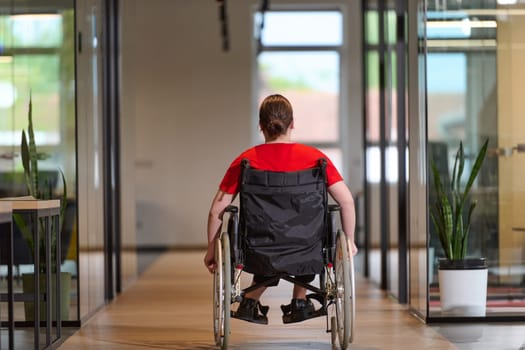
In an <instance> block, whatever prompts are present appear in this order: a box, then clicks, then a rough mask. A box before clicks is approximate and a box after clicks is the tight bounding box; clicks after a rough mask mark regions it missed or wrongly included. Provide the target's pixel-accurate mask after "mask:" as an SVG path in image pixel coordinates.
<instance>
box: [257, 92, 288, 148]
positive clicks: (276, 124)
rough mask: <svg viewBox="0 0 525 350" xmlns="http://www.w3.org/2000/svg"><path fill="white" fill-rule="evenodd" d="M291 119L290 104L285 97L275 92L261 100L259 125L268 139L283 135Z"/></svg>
mask: <svg viewBox="0 0 525 350" xmlns="http://www.w3.org/2000/svg"><path fill="white" fill-rule="evenodd" d="M292 121H293V110H292V104H291V103H290V101H288V100H287V99H286V97H284V96H282V95H278V94H275V95H270V96H268V97H266V98H265V99H264V100H263V101H262V103H261V107H260V108H259V125H260V127H261V129H262V131H263V132H264V133H265V135H266V136H267V137H268V138H269V139H270V140H274V139H275V138H277V137H278V136H280V135H284V134H285V133H286V131H287V130H288V128H289V127H290V124H291V123H292Z"/></svg>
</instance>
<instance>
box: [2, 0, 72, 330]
mask: <svg viewBox="0 0 525 350" xmlns="http://www.w3.org/2000/svg"><path fill="white" fill-rule="evenodd" d="M73 5H74V2H73V1H61V2H60V4H58V5H57V4H56V3H55V4H53V5H50V4H49V3H48V2H43V1H24V2H23V4H21V5H19V4H18V3H17V2H13V5H12V6H11V7H10V10H12V12H13V13H16V14H14V15H13V14H9V13H5V12H4V13H3V14H2V15H0V197H12V196H24V195H26V194H27V190H26V187H25V179H24V175H23V167H22V162H21V159H20V156H19V154H20V143H21V133H22V130H26V132H27V127H28V104H29V99H30V96H31V100H32V104H33V110H32V115H33V128H34V130H35V143H36V145H37V148H38V151H39V152H42V153H44V154H45V155H46V156H47V157H46V159H45V160H41V161H39V163H38V167H39V171H40V173H41V176H47V177H48V182H47V186H48V187H49V188H50V190H51V192H52V193H53V196H54V197H57V198H59V197H60V196H61V195H62V194H63V193H64V191H65V188H64V186H63V185H62V181H61V177H60V176H59V171H62V172H63V173H64V176H65V179H66V188H67V197H68V198H67V208H66V210H65V215H64V221H63V224H62V232H61V244H62V252H61V254H62V261H63V265H62V270H63V271H67V272H70V273H71V275H72V276H73V278H72V281H71V287H72V288H71V292H70V293H71V294H70V295H71V305H70V306H71V308H70V313H69V315H68V317H67V320H78V319H79V316H78V312H77V308H76V305H77V303H78V300H77V297H76V296H77V294H78V293H77V292H76V286H77V280H76V277H77V249H76V224H77V218H76V170H75V169H76V164H75V163H76V160H75V159H76V145H75V143H76V140H75V127H76V126H75V123H76V121H75V89H74V86H75V80H74V79H75V75H74V72H75V67H74V64H75V60H74V10H73V9H74V6H73ZM35 9H38V14H35V12H37V11H35ZM26 11H27V13H25V12H26ZM17 232H18V234H20V232H19V231H17V229H16V228H15V235H16V234H17ZM22 242H23V241H22ZM2 244H3V243H2ZM15 249H17V247H15ZM18 249H19V251H22V248H20V247H18ZM22 255H23V254H22ZM17 265H19V270H18V273H24V272H29V271H31V270H32V264H31V260H29V261H24V262H18V263H17ZM2 271H3V270H2ZM15 306H16V307H19V306H20V307H23V305H22V304H21V303H15Z"/></svg>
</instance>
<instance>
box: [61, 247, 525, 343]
mask: <svg viewBox="0 0 525 350" xmlns="http://www.w3.org/2000/svg"><path fill="white" fill-rule="evenodd" d="M203 256H204V252H201V251H191V252H189V251H170V252H167V253H164V254H163V255H161V256H160V257H159V258H158V259H157V260H156V261H155V262H154V263H152V264H151V265H150V267H149V268H148V269H147V270H146V271H145V272H144V273H143V274H142V275H141V277H140V278H139V280H137V281H136V282H135V283H134V284H132V285H131V286H130V287H129V288H128V289H126V290H125V291H124V293H122V294H121V295H119V296H118V297H117V298H116V299H115V300H114V301H113V302H112V303H110V304H109V305H107V306H105V307H104V308H102V309H101V310H99V311H98V312H97V313H96V314H95V315H94V316H93V317H91V318H90V319H89V320H88V322H87V323H86V324H85V325H84V326H83V327H82V328H81V329H79V330H78V331H77V332H76V333H75V334H74V335H73V336H71V337H69V338H68V339H67V340H66V341H65V342H64V343H63V344H62V346H60V349H75V350H78V349H119V350H122V349H130V350H132V349H215V348H216V347H215V346H214V341H213V328H212V276H211V275H209V274H208V272H207V271H206V269H205V268H204V266H203V264H202V258H203ZM290 293H291V285H290V284H289V283H288V282H285V281H281V283H280V284H279V286H278V287H276V288H272V289H269V290H268V291H267V292H266V294H265V295H264V296H263V299H262V302H263V304H267V305H269V306H270V312H269V325H268V326H261V325H253V324H250V323H246V322H243V321H238V320H232V326H231V329H232V336H231V347H230V348H231V349H243V350H245V349H246V350H250V349H261V350H262V349H330V348H331V345H330V334H328V333H325V329H326V328H325V327H326V324H325V323H326V318H324V317H320V318H317V319H313V320H308V321H305V322H302V323H296V324H292V325H283V324H282V321H281V312H280V308H279V306H280V304H284V303H286V304H287V303H289V295H290ZM356 294H357V299H356V305H357V313H356V315H357V316H356V333H355V339H354V342H353V344H352V345H351V347H350V349H360V350H365V349H367V350H371V349H392V350H395V349H403V350H406V349H440V350H441V349H522V348H523V349H525V348H524V347H523V346H524V343H525V326H524V325H517V324H510V325H502V324H492V325H465V324H461V325H459V324H458V325H448V326H446V327H445V326H442V327H440V326H432V327H431V326H428V325H425V324H423V323H422V322H420V321H419V320H418V319H416V318H415V317H413V316H412V315H410V313H409V312H408V311H407V310H406V308H405V306H403V305H399V304H398V303H397V302H396V301H394V300H391V299H390V298H389V297H388V296H387V295H385V293H383V292H382V291H380V290H379V289H378V288H377V287H375V286H374V285H372V284H370V283H369V282H367V281H366V280H364V279H361V278H357V281H356ZM451 330H453V331H455V332H456V337H457V336H460V337H461V339H458V338H456V341H458V342H456V343H453V342H451V341H449V340H447V337H448V338H451V337H453V336H454V335H453V334H452V333H451ZM444 335H446V336H447V337H445V336H444ZM469 337H471V338H470V339H469ZM472 337H473V338H472ZM452 339H453V338H452ZM453 340H454V339H453ZM504 344H506V345H504Z"/></svg>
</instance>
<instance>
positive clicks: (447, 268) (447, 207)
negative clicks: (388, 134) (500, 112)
mask: <svg viewBox="0 0 525 350" xmlns="http://www.w3.org/2000/svg"><path fill="white" fill-rule="evenodd" d="M487 146H488V140H486V141H485V142H484V144H483V145H482V147H481V148H480V150H479V152H478V154H477V156H476V158H475V161H474V164H473V166H472V168H471V169H470V174H468V179H467V182H466V183H465V184H463V183H462V178H463V175H464V173H465V172H466V165H465V153H464V149H463V143H462V142H460V144H459V148H458V150H457V152H456V157H455V161H454V167H453V170H452V176H451V178H450V181H444V180H443V179H442V176H441V174H440V172H439V171H438V169H437V166H436V164H435V163H434V161H433V160H431V171H432V175H433V182H434V190H435V195H436V199H435V202H434V203H431V210H430V217H431V220H432V224H433V225H434V228H435V230H436V232H437V234H438V236H439V241H440V243H441V247H442V248H443V252H444V255H445V258H444V259H440V260H439V267H438V276H439V290H440V302H441V310H442V314H443V315H445V316H466V317H478V316H481V317H482V316H485V311H486V299H487V274H488V267H487V263H486V260H485V259H484V258H481V257H471V256H470V255H469V252H468V243H469V238H470V236H471V232H470V231H471V218H472V214H473V212H474V209H475V208H476V202H475V201H470V200H469V193H470V190H471V189H472V186H473V184H474V181H475V179H476V177H477V175H478V174H479V171H480V169H481V166H482V164H483V161H484V159H485V155H486V153H487Z"/></svg>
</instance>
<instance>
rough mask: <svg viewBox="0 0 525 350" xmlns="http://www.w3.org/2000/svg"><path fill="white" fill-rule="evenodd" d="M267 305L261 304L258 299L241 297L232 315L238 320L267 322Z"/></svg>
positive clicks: (258, 322)
mask: <svg viewBox="0 0 525 350" xmlns="http://www.w3.org/2000/svg"><path fill="white" fill-rule="evenodd" d="M268 309H269V308H268V306H262V305H261V303H259V301H257V300H255V299H250V298H243V299H242V301H241V304H240V305H239V307H238V308H237V311H232V315H231V316H232V317H233V318H237V319H239V320H243V321H248V322H252V323H257V324H268V318H267V317H266V314H267V313H268Z"/></svg>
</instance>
